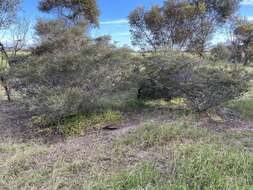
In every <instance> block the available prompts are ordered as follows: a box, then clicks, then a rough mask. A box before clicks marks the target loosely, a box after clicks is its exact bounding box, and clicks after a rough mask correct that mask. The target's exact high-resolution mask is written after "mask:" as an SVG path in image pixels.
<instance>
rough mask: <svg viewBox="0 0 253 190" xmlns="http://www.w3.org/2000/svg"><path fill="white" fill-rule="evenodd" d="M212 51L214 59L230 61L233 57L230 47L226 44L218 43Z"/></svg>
mask: <svg viewBox="0 0 253 190" xmlns="http://www.w3.org/2000/svg"><path fill="white" fill-rule="evenodd" d="M210 53H211V56H212V57H213V59H214V61H228V60H229V59H230V57H231V52H230V50H229V48H228V47H226V46H225V45H224V44H218V45H217V46H215V47H214V48H213V49H211V52H210Z"/></svg>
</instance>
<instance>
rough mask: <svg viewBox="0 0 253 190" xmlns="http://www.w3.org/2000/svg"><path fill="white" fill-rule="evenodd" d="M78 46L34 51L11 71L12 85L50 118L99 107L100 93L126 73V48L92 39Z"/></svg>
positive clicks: (112, 87) (118, 83) (115, 85)
mask: <svg viewBox="0 0 253 190" xmlns="http://www.w3.org/2000/svg"><path fill="white" fill-rule="evenodd" d="M78 48H79V49H75V50H72V51H64V50H62V52H61V53H60V50H57V53H55V52H53V53H52V52H44V53H43V54H39V55H37V54H34V55H32V56H30V57H29V58H28V59H27V60H26V62H25V63H23V64H19V65H16V66H15V67H13V68H12V69H11V71H10V72H11V73H12V74H11V79H10V83H11V84H12V87H13V88H14V89H15V90H17V91H19V92H21V94H23V95H24V100H25V101H26V102H28V103H29V105H30V108H31V109H33V110H34V112H36V113H37V115H39V116H43V117H44V118H47V120H48V121H49V122H52V123H57V122H59V121H61V120H62V119H63V118H64V117H66V116H69V115H75V114H79V113H82V114H88V113H90V112H96V111H98V110H100V109H101V108H102V107H103V102H102V101H101V99H102V97H105V96H107V97H110V95H111V94H112V93H114V92H115V91H116V89H118V88H121V89H122V86H124V84H123V83H124V82H125V81H127V78H128V76H129V73H130V70H131V66H130V62H131V54H130V53H129V52H128V51H127V50H126V49H120V48H116V47H114V46H109V45H106V46H105V45H104V46H103V47H102V46H100V44H98V43H96V42H95V41H92V40H91V41H90V42H89V43H87V44H86V45H85V46H83V47H78Z"/></svg>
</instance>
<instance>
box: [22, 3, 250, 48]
mask: <svg viewBox="0 0 253 190" xmlns="http://www.w3.org/2000/svg"><path fill="white" fill-rule="evenodd" d="M38 2H39V0H23V5H22V7H23V11H24V13H25V16H26V17H28V18H29V20H30V21H31V22H32V23H35V22H36V19H38V18H43V17H47V16H48V15H47V14H42V13H40V12H39V11H38V10H37V6H38ZM163 2H164V0H98V5H99V8H100V11H101V15H100V27H99V28H98V29H95V30H93V31H92V35H93V36H100V35H111V36H112V39H113V41H115V42H117V43H118V45H124V44H128V45H130V44H131V40H130V34H129V27H128V24H127V16H128V14H129V12H130V11H131V10H133V9H134V8H136V7H137V6H145V7H147V8H148V7H150V6H151V5H153V4H162V3H163ZM240 15H241V16H246V17H248V18H249V19H250V20H253V0H244V1H243V2H242V5H241V8H240ZM219 40H222V37H221V36H218V37H217V41H219Z"/></svg>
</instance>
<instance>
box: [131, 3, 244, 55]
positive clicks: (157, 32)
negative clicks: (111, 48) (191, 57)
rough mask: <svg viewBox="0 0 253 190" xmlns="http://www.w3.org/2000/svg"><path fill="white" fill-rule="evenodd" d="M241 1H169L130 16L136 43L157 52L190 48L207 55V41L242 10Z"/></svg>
mask: <svg viewBox="0 0 253 190" xmlns="http://www.w3.org/2000/svg"><path fill="white" fill-rule="evenodd" d="M239 3H240V0H222V1H221V0H179V1H178V0H177V1H176V0H167V1H165V2H164V4H163V5H162V6H158V5H155V6H153V7H152V8H151V9H150V10H145V9H144V8H143V7H138V8H136V9H135V10H133V11H132V12H131V13H130V15H129V24H130V27H131V29H130V32H131V34H132V42H133V45H136V46H138V47H140V48H141V49H149V50H153V51H157V50H158V49H164V48H176V49H181V50H187V51H190V52H193V53H196V54H198V55H200V56H201V55H203V52H204V50H205V47H206V44H207V42H208V41H209V40H210V38H211V37H212V34H214V32H215V31H216V29H217V28H219V27H221V26H222V25H223V24H224V23H225V22H226V21H227V20H228V19H229V18H230V17H231V16H232V15H233V14H234V13H235V12H236V10H237V9H238V7H239Z"/></svg>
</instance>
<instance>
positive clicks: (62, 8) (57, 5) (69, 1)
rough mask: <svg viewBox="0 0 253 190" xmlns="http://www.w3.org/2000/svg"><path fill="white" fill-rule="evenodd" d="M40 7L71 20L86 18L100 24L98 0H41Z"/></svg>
mask: <svg viewBox="0 0 253 190" xmlns="http://www.w3.org/2000/svg"><path fill="white" fill-rule="evenodd" d="M39 9H40V10H41V11H43V12H56V13H57V14H58V16H60V17H63V18H65V19H67V20H68V21H71V22H73V21H74V22H76V21H80V20H83V19H85V20H86V21H88V23H90V24H92V25H98V16H99V9H98V6H97V2H96V0H41V1H40V4H39Z"/></svg>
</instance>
